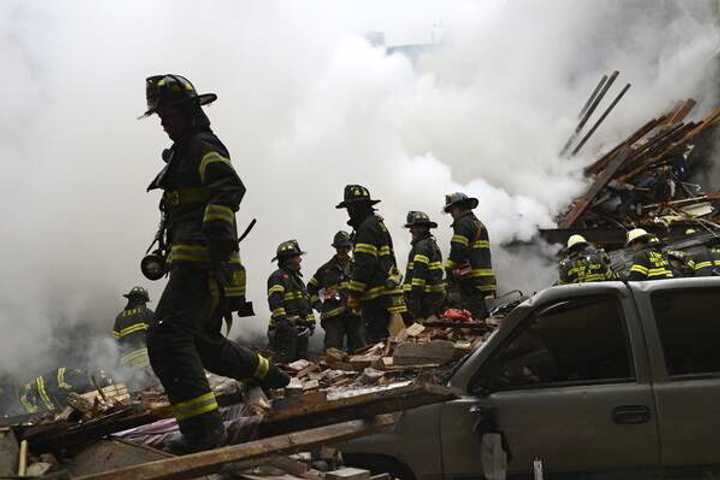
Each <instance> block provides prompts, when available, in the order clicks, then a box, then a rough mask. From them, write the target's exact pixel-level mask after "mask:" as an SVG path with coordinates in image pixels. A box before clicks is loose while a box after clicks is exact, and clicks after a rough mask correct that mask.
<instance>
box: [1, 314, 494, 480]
mask: <svg viewBox="0 0 720 480" xmlns="http://www.w3.org/2000/svg"><path fill="white" fill-rule="evenodd" d="M503 311H504V310H503V309H498V310H497V312H498V313H497V315H496V316H495V317H492V318H491V319H489V320H488V321H485V322H478V321H475V320H474V319H472V318H470V317H469V315H467V313H466V312H462V311H452V310H451V311H449V312H448V315H447V316H446V317H443V318H438V319H435V320H433V321H431V322H428V323H427V324H425V325H421V324H417V323H416V324H413V325H411V326H409V327H407V328H403V329H401V330H399V331H395V332H394V335H393V336H392V337H390V338H389V339H388V340H387V341H385V342H382V343H377V344H374V345H370V346H367V347H365V348H363V349H361V350H360V351H357V352H354V353H353V354H348V353H346V352H342V351H339V350H334V349H330V350H328V351H327V352H326V354H325V355H324V356H323V357H321V358H319V359H318V360H317V361H309V360H298V361H296V362H293V363H291V364H288V365H285V366H284V368H285V369H286V371H287V372H288V373H290V374H291V375H292V377H293V379H292V381H291V383H290V384H289V385H288V386H287V387H286V388H285V389H282V390H278V391H272V392H270V397H269V398H268V397H266V396H265V394H264V393H263V391H262V390H261V389H260V388H252V387H248V386H242V385H240V384H239V383H238V382H237V381H235V380H230V379H226V378H222V377H215V376H212V375H210V376H209V378H210V379H211V384H212V387H213V390H214V391H215V393H216V396H217V398H218V402H219V403H220V404H221V405H223V406H224V407H223V415H224V418H225V421H226V425H227V427H228V432H229V444H230V446H228V447H225V448H223V449H217V450H212V451H208V452H203V453H200V454H194V455H190V456H184V457H172V456H169V455H168V454H165V453H164V452H162V451H160V450H156V449H155V448H156V447H162V445H163V443H164V441H165V440H166V439H167V438H168V437H169V436H170V435H171V434H172V433H173V432H175V431H177V423H176V422H175V420H174V419H173V418H172V412H171V409H170V405H169V403H168V402H167V399H166V398H165V396H164V395H163V394H162V393H161V392H160V391H157V390H154V389H146V390H143V391H140V392H132V393H129V392H128V390H127V388H126V387H125V386H124V385H120V384H116V385H112V386H110V387H105V388H101V387H99V386H98V388H97V389H96V390H95V391H92V392H89V393H87V394H83V395H75V394H72V395H70V396H69V400H68V402H67V405H66V406H64V408H62V409H57V410H52V411H44V412H38V413H36V414H34V415H30V416H24V417H18V418H8V419H6V420H5V422H4V424H5V425H6V426H4V427H0V476H2V475H15V474H16V473H17V474H18V475H28V472H30V474H33V475H34V474H37V473H40V474H45V473H47V474H48V475H51V476H52V475H54V476H58V478H60V476H62V475H65V477H66V478H76V477H78V478H97V479H100V478H108V479H110V478H156V479H157V478H196V477H198V476H201V475H205V474H209V473H218V472H223V473H229V472H234V474H233V475H236V476H245V477H244V478H248V479H257V478H261V477H259V476H257V475H258V472H257V471H251V470H252V468H255V467H258V466H259V465H263V466H265V467H268V468H270V469H271V470H272V469H273V468H274V469H275V470H278V469H279V470H280V471H283V472H287V473H289V474H292V475H295V476H297V477H301V478H307V479H310V480H318V479H319V478H323V477H324V478H327V479H328V480H330V479H333V478H335V479H337V480H341V479H344V478H345V477H343V476H342V475H343V474H342V472H343V469H342V468H341V469H340V473H337V472H338V470H337V468H338V467H340V466H341V464H342V457H341V455H340V454H339V453H338V452H336V451H335V450H333V449H329V448H327V447H325V448H316V447H320V446H323V445H326V444H329V443H335V442H338V441H342V440H347V439H352V438H355V437H357V436H362V435H368V434H371V433H374V432H377V431H379V430H382V429H383V428H387V427H390V426H392V425H393V424H394V421H395V417H394V416H393V415H394V414H395V413H396V412H401V411H403V410H407V409H411V408H415V407H419V406H422V405H426V404H430V403H435V402H442V401H446V400H449V399H452V398H455V394H454V393H453V392H451V391H450V390H449V389H448V388H446V387H445V386H443V385H444V383H445V378H446V375H447V374H449V372H450V371H451V370H452V369H453V368H454V365H455V364H457V363H458V362H459V361H460V360H461V358H462V357H465V356H466V355H467V354H468V353H470V352H472V351H474V350H475V349H476V348H477V347H478V346H479V345H480V344H482V343H483V342H484V341H485V339H486V338H487V337H488V336H489V335H490V333H491V332H492V331H493V330H494V328H495V327H496V326H497V324H498V322H499V321H500V319H501V316H502V314H503ZM18 442H19V443H18ZM18 445H19V446H18ZM305 450H312V455H309V454H303V455H300V456H295V457H292V458H287V457H283V456H282V455H286V454H288V453H297V452H302V451H305ZM238 462H240V464H238ZM228 464H232V466H228ZM318 468H323V469H325V470H328V471H327V472H321V471H318ZM28 469H29V470H28ZM355 474H356V475H359V476H356V477H352V478H357V479H358V480H363V479H369V478H370V474H369V473H368V472H363V471H356V472H355ZM338 475H339V476H338ZM363 475H364V476H363ZM285 478H288V477H285ZM373 478H375V479H377V480H380V479H383V478H387V477H386V476H381V477H377V476H376V477H373Z"/></svg>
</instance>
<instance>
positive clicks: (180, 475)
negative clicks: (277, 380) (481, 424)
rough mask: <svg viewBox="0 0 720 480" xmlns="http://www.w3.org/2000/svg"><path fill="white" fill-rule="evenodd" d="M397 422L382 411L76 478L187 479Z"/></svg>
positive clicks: (364, 433) (351, 436)
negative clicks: (231, 464)
mask: <svg viewBox="0 0 720 480" xmlns="http://www.w3.org/2000/svg"><path fill="white" fill-rule="evenodd" d="M394 423H395V419H394V418H393V417H391V416H388V415H382V416H378V417H375V418H374V419H372V420H370V421H368V420H353V421H350V422H344V423H339V424H336V425H329V426H326V427H321V428H315V429H311V430H306V431H303V432H297V433H291V434H287V435H281V436H277V437H273V438H267V439H264V440H256V441H253V442H247V443H243V444H240V445H234V446H229V447H223V448H219V449H216V450H209V451H206V452H200V453H194V454H191V455H185V456H182V457H176V458H169V459H165V460H157V461H154V462H150V463H145V464H142V465H136V466H132V467H126V468H122V469H118V470H113V471H110V472H105V473H100V474H97V475H88V476H83V477H78V478H77V479H76V480H125V479H128V478H132V479H135V480H164V479H188V478H195V477H197V476H200V475H207V474H209V473H215V472H218V471H220V470H221V468H222V466H223V465H225V464H228V463H232V462H239V461H247V460H256V459H261V458H264V457H268V456H275V455H279V454H287V453H292V452H298V451H302V450H308V449H309V448H312V447H315V446H320V445H323V444H326V443H330V442H340V441H345V440H350V439H353V438H357V437H360V436H364V435H369V434H371V433H375V432H378V431H381V430H383V429H385V428H387V427H389V426H391V425H393V424H394Z"/></svg>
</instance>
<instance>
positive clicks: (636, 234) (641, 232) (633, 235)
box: [625, 228, 650, 245]
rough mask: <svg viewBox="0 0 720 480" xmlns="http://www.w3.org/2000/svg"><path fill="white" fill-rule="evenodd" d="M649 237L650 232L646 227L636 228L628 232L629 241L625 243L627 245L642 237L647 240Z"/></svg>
mask: <svg viewBox="0 0 720 480" xmlns="http://www.w3.org/2000/svg"><path fill="white" fill-rule="evenodd" d="M649 237H650V234H649V233H648V232H647V230H645V229H644V228H634V229H632V230H630V231H629V232H628V234H627V242H626V243H625V245H630V244H631V243H633V242H634V241H636V240H640V239H644V240H647V239H648V238H649Z"/></svg>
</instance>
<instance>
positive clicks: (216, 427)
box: [165, 411, 227, 455]
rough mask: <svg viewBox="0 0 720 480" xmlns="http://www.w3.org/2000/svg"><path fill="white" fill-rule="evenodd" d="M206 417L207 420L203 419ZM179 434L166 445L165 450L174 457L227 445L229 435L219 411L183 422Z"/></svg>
mask: <svg viewBox="0 0 720 480" xmlns="http://www.w3.org/2000/svg"><path fill="white" fill-rule="evenodd" d="M203 417H205V418H203ZM180 430H181V432H182V433H178V434H176V435H174V436H173V437H171V438H170V439H169V440H168V441H167V442H166V444H165V450H166V451H168V452H169V453H172V454H173V455H187V454H189V453H196V452H201V451H203V450H212V449H213V448H219V447H222V446H223V445H225V442H226V440H227V433H226V432H225V426H224V425H223V423H222V419H221V418H220V415H219V413H218V412H217V411H214V412H210V413H208V414H204V415H201V416H200V417H195V418H192V419H188V420H186V421H183V422H181V427H180Z"/></svg>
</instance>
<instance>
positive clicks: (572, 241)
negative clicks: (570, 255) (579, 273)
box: [567, 234, 588, 248]
mask: <svg viewBox="0 0 720 480" xmlns="http://www.w3.org/2000/svg"><path fill="white" fill-rule="evenodd" d="M581 243H588V241H587V240H585V237H583V236H582V235H578V234H575V235H570V238H568V241H567V248H572V247H574V246H575V245H580V244H581Z"/></svg>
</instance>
